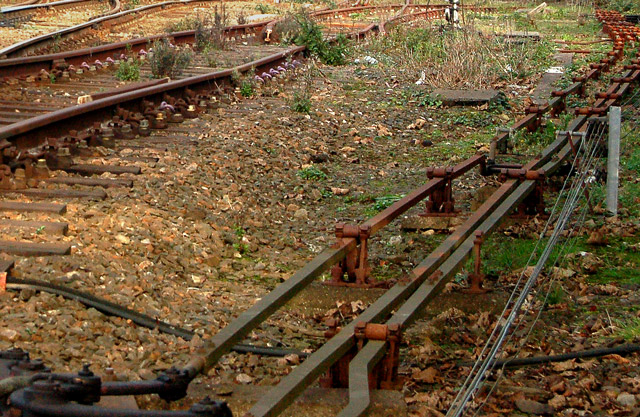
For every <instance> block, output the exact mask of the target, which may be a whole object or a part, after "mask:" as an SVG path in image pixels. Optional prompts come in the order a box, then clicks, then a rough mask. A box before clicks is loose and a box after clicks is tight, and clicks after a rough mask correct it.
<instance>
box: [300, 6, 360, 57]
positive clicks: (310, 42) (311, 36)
mask: <svg viewBox="0 0 640 417" xmlns="http://www.w3.org/2000/svg"><path fill="white" fill-rule="evenodd" d="M295 18H296V22H297V23H298V25H299V27H300V30H299V31H298V34H297V36H296V37H295V39H294V42H295V43H296V44H297V45H306V46H307V50H308V51H309V54H310V55H311V56H314V57H317V58H318V59H320V61H322V62H323V63H324V64H327V65H344V64H345V62H346V61H345V57H344V55H345V51H346V46H347V38H346V37H345V36H344V35H342V34H341V35H338V37H337V39H336V41H335V43H334V44H333V45H332V44H330V43H329V42H327V41H326V40H325V39H324V35H323V33H322V28H321V27H320V25H318V23H316V22H315V21H314V20H312V19H311V18H310V17H309V15H308V14H305V13H300V14H298V15H296V16H295Z"/></svg>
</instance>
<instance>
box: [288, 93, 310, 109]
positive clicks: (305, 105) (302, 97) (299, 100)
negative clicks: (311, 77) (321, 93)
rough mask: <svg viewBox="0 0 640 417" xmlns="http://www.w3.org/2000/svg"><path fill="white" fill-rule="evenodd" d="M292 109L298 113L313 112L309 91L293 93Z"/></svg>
mask: <svg viewBox="0 0 640 417" xmlns="http://www.w3.org/2000/svg"><path fill="white" fill-rule="evenodd" d="M291 109H292V110H293V111H295V112H298V113H307V114H308V113H309V112H311V97H310V95H309V92H308V91H307V90H303V91H295V92H294V93H293V102H292V103H291Z"/></svg>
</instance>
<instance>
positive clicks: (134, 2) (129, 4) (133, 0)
mask: <svg viewBox="0 0 640 417" xmlns="http://www.w3.org/2000/svg"><path fill="white" fill-rule="evenodd" d="M138 6H140V0H127V1H126V2H125V3H124V10H131V9H135V8H136V7H138Z"/></svg>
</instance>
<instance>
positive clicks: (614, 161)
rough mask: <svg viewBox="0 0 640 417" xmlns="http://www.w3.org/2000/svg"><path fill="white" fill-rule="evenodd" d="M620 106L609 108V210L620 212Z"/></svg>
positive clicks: (614, 212)
mask: <svg viewBox="0 0 640 417" xmlns="http://www.w3.org/2000/svg"><path fill="white" fill-rule="evenodd" d="M620 123H621V112H620V107H611V108H610V109H609V155H608V156H607V210H608V211H609V212H610V213H612V214H613V215H614V216H615V215H617V214H618V168H619V165H620Z"/></svg>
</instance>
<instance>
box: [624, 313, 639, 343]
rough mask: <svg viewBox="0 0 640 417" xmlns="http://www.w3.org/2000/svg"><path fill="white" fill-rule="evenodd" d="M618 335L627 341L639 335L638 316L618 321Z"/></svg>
mask: <svg viewBox="0 0 640 417" xmlns="http://www.w3.org/2000/svg"><path fill="white" fill-rule="evenodd" d="M619 335H620V336H621V337H622V338H624V339H625V340H627V341H632V340H634V339H636V338H637V337H639V336H640V318H638V317H635V318H633V319H631V320H628V321H625V322H622V323H620V331H619Z"/></svg>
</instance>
